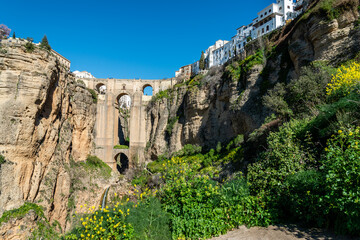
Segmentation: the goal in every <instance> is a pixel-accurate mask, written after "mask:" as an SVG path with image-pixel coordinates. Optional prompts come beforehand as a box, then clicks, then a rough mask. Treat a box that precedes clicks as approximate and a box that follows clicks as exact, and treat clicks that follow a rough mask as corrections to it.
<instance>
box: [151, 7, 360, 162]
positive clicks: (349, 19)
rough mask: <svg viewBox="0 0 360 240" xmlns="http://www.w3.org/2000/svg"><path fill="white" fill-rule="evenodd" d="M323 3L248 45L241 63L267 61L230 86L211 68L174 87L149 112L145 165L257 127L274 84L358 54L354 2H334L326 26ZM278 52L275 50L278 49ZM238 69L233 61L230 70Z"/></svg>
mask: <svg viewBox="0 0 360 240" xmlns="http://www.w3.org/2000/svg"><path fill="white" fill-rule="evenodd" d="M321 4H322V3H321V1H311V3H310V4H309V9H308V10H307V13H306V14H304V15H303V16H300V17H299V18H297V19H296V20H294V21H293V22H291V23H290V24H288V25H286V26H285V27H284V28H283V29H282V30H281V31H275V32H273V33H271V34H269V35H268V36H265V37H263V38H259V39H257V40H255V41H252V42H251V43H249V44H248V45H247V46H246V47H245V51H244V52H243V53H242V54H241V56H240V57H239V59H240V60H243V59H245V58H246V57H248V56H250V55H253V54H255V53H256V51H257V50H259V49H263V50H264V52H265V55H266V57H267V59H266V60H265V61H264V63H263V64H262V65H259V64H255V65H253V66H252V67H251V69H250V70H249V71H247V72H246V73H245V74H242V76H241V77H240V78H239V79H237V80H235V81H233V80H232V79H231V77H230V76H229V71H228V70H225V67H215V68H212V69H210V70H209V72H208V73H207V74H206V75H205V76H204V77H203V78H202V79H201V80H200V81H199V82H198V85H196V86H191V82H190V83H187V84H185V83H183V84H178V85H176V86H175V88H174V89H171V90H169V91H168V94H167V95H165V96H166V97H163V98H161V99H157V100H156V101H153V102H152V103H150V104H149V106H148V111H147V114H148V115H147V124H146V126H147V128H146V129H147V130H146V133H147V141H148V143H147V150H146V151H147V159H148V160H155V159H157V158H158V156H160V155H162V154H168V153H172V152H175V151H177V150H179V149H181V148H182V147H183V146H184V145H185V144H198V145H201V146H203V147H206V148H214V147H215V146H216V144H217V143H218V142H221V143H225V142H227V141H229V140H231V139H232V138H234V137H235V136H237V135H238V134H244V135H247V134H248V133H250V132H252V131H253V130H254V129H256V128H258V127H260V126H261V125H262V124H263V122H264V119H265V117H266V116H268V115H269V113H270V112H269V111H268V110H267V109H266V108H264V106H263V104H262V96H263V95H264V94H265V93H266V91H267V90H268V89H270V88H271V87H272V86H274V85H275V84H276V83H277V82H289V81H291V80H292V79H296V77H297V76H298V74H299V73H300V70H301V68H302V67H303V66H305V65H307V64H309V63H310V62H312V61H315V60H322V61H327V62H328V63H329V64H333V65H335V64H338V63H341V62H343V61H346V60H348V59H351V58H353V57H354V56H355V55H356V54H358V53H359V51H360V44H359V43H360V28H359V26H358V24H359V20H358V19H359V11H358V5H359V1H358V0H337V1H335V5H336V6H337V8H336V9H335V10H334V9H332V10H330V11H335V12H334V15H332V16H336V17H335V18H334V19H333V20H330V18H329V14H326V13H324V11H325V10H323V9H322V8H321ZM276 46H277V48H273V47H276ZM231 64H235V65H236V64H237V63H236V62H235V61H233V62H230V63H228V65H231Z"/></svg>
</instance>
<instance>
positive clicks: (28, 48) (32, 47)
mask: <svg viewBox="0 0 360 240" xmlns="http://www.w3.org/2000/svg"><path fill="white" fill-rule="evenodd" d="M25 49H26V52H28V53H32V52H33V51H34V50H35V45H34V44H33V43H31V42H27V43H26V44H25Z"/></svg>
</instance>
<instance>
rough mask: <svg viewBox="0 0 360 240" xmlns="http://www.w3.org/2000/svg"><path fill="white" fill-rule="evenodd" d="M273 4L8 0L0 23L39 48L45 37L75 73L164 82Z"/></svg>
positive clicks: (258, 0)
mask: <svg viewBox="0 0 360 240" xmlns="http://www.w3.org/2000/svg"><path fill="white" fill-rule="evenodd" d="M273 2H275V0H273V1H272V0H253V1H239V0H237V1H235V0H228V1H214V0H182V1H171V0H169V1H162V0H154V1H145V0H132V1H131V0H102V1H100V0H98V1H93V0H88V1H82V0H72V1H69V0H63V1H45V0H35V1H28V0H26V1H25V0H11V1H4V2H2V3H1V8H2V10H3V11H1V12H2V13H1V16H0V24H1V23H3V24H5V25H7V26H8V27H9V28H11V29H12V30H13V31H15V33H16V36H17V37H21V38H26V37H32V38H34V41H35V42H39V41H41V39H42V37H43V36H44V34H46V35H47V37H48V40H49V43H50V45H51V47H52V48H53V49H54V50H56V51H58V52H59V53H60V54H62V55H63V56H65V57H66V58H68V59H69V60H70V61H71V70H72V71H75V70H80V71H88V72H91V73H92V74H93V75H94V76H95V77H98V78H107V77H113V78H142V79H162V78H169V77H173V76H174V73H175V71H176V70H177V69H179V68H180V67H181V66H184V65H187V64H190V63H193V62H195V61H197V60H198V59H199V58H200V55H201V51H202V50H205V49H207V48H208V47H209V46H210V45H212V44H214V43H215V41H216V40H218V39H224V40H229V39H230V38H231V37H232V36H233V35H235V34H236V29H237V28H238V27H240V26H241V25H246V24H248V23H250V22H251V21H252V19H253V18H255V17H256V14H257V12H259V11H260V10H262V9H263V8H265V7H267V6H268V5H270V4H271V3H273ZM11 34H12V33H11Z"/></svg>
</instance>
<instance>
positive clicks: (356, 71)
mask: <svg viewBox="0 0 360 240" xmlns="http://www.w3.org/2000/svg"><path fill="white" fill-rule="evenodd" d="M354 90H357V91H358V92H359V91H360V64H359V63H357V62H355V61H353V62H351V63H349V64H348V66H346V65H343V66H341V67H339V68H338V70H337V73H336V74H335V75H333V78H332V79H331V82H330V83H329V84H328V86H327V88H326V92H327V95H329V98H330V99H339V98H341V97H344V96H347V95H349V94H350V93H351V92H353V91H354Z"/></svg>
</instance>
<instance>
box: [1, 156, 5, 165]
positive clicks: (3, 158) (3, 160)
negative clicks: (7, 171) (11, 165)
mask: <svg viewBox="0 0 360 240" xmlns="http://www.w3.org/2000/svg"><path fill="white" fill-rule="evenodd" d="M5 162H6V161H5V157H4V156H3V155H1V154H0V165H1V164H3V163H5Z"/></svg>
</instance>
